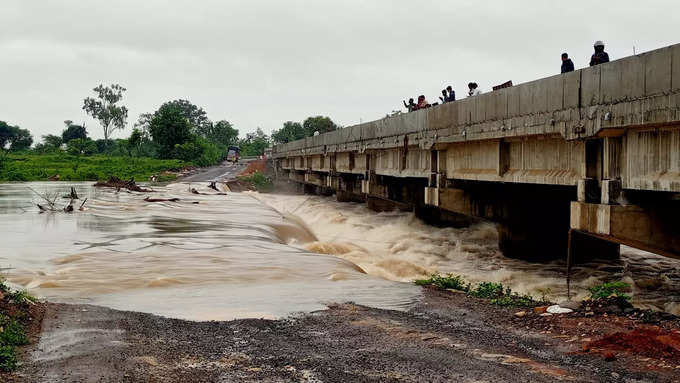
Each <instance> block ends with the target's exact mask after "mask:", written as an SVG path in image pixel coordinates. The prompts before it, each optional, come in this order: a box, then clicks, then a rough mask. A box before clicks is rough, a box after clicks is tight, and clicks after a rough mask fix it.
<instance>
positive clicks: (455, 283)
mask: <svg viewBox="0 0 680 383" xmlns="http://www.w3.org/2000/svg"><path fill="white" fill-rule="evenodd" d="M415 284H416V285H418V286H427V285H431V286H436V287H439V288H440V289H453V290H460V291H468V290H469V289H470V284H469V283H468V284H466V283H465V281H464V280H463V278H462V277H461V276H460V275H453V274H447V275H445V276H442V275H439V274H433V275H432V276H430V278H428V279H418V280H416V281H415Z"/></svg>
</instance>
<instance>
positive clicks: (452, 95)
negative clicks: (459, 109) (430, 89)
mask: <svg viewBox="0 0 680 383" xmlns="http://www.w3.org/2000/svg"><path fill="white" fill-rule="evenodd" d="M446 90H447V91H448V92H449V95H448V97H446V102H452V101H456V92H455V91H454V90H453V88H451V85H449V86H447V87H446Z"/></svg>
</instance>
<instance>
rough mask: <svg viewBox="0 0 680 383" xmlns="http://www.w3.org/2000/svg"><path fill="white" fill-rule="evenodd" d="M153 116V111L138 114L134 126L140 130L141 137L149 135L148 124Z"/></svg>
mask: <svg viewBox="0 0 680 383" xmlns="http://www.w3.org/2000/svg"><path fill="white" fill-rule="evenodd" d="M153 116H154V114H153V113H142V114H140V115H139V118H137V122H135V126H134V128H135V129H138V130H139V131H140V132H141V134H142V138H149V137H150V135H151V133H149V126H150V125H151V120H152V119H153Z"/></svg>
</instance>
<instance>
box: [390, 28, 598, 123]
mask: <svg viewBox="0 0 680 383" xmlns="http://www.w3.org/2000/svg"><path fill="white" fill-rule="evenodd" d="M593 47H594V48H595V53H593V55H592V56H591V57H590V66H595V65H599V64H604V63H608V62H609V55H608V54H607V52H605V51H604V43H603V42H602V41H600V40H598V41H596V42H595V44H594V45H593ZM573 71H574V62H573V61H571V59H570V58H569V54H567V53H562V68H561V73H568V72H573ZM506 84H509V85H510V86H512V82H507V83H506ZM506 84H504V85H506ZM504 85H503V86H498V87H495V88H494V90H495V89H496V88H504V87H505V86H504ZM480 94H482V91H481V90H480V89H479V85H477V83H476V82H471V83H469V84H468V97H474V96H478V95H480ZM439 100H441V103H442V104H445V103H447V102H452V101H456V92H455V91H454V90H453V88H452V87H451V85H449V86H447V87H446V89H443V90H442V95H441V96H440V97H439ZM402 102H403V103H404V107H405V108H406V109H407V110H408V111H409V112H413V111H416V110H420V109H426V108H429V107H432V106H436V105H439V102H435V103H434V104H430V103H429V102H427V99H426V98H425V96H424V95H420V96H418V102H417V103H416V102H414V101H413V99H412V98H409V100H408V103H407V102H406V101H402Z"/></svg>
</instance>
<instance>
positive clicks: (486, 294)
mask: <svg viewBox="0 0 680 383" xmlns="http://www.w3.org/2000/svg"><path fill="white" fill-rule="evenodd" d="M415 284H417V285H419V286H425V285H431V286H436V287H439V288H441V289H454V290H460V291H465V292H467V293H468V295H470V296H473V297H477V298H482V299H488V300H489V303H491V304H494V305H499V306H511V307H531V306H536V305H538V304H542V303H547V302H545V299H542V300H541V301H536V300H535V299H534V298H533V297H532V296H531V295H528V294H519V293H517V292H514V291H512V289H510V288H509V287H504V286H503V284H501V283H495V282H481V283H479V284H478V285H477V286H475V288H474V289H473V288H471V286H470V283H465V280H464V279H463V278H462V277H461V276H459V275H452V274H447V275H444V276H442V275H439V274H433V275H432V276H431V277H430V278H428V279H419V280H416V281H415Z"/></svg>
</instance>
